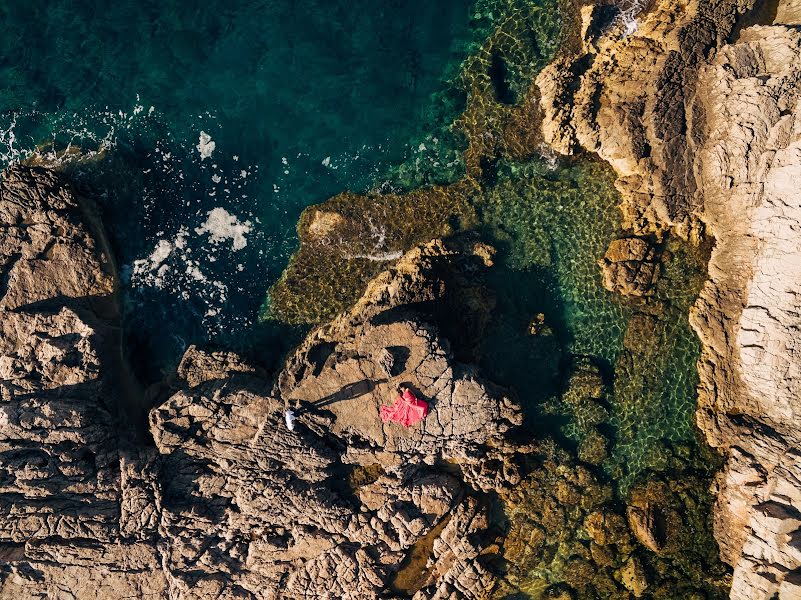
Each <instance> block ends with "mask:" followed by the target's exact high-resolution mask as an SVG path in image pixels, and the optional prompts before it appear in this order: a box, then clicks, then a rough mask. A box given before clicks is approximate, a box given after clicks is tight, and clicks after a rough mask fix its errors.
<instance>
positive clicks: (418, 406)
mask: <svg viewBox="0 0 801 600" xmlns="http://www.w3.org/2000/svg"><path fill="white" fill-rule="evenodd" d="M427 414H428V403H427V402H426V401H425V400H420V399H419V398H418V397H417V396H415V395H414V394H413V393H412V392H410V391H409V390H406V391H404V392H403V395H401V396H398V397H397V398H395V402H394V404H392V406H382V407H381V420H382V421H384V423H389V422H390V421H392V422H394V423H400V424H401V425H403V426H404V427H409V426H411V425H414V424H415V423H419V422H420V421H422V420H423V419H425V416H426V415H427Z"/></svg>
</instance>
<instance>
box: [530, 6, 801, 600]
mask: <svg viewBox="0 0 801 600" xmlns="http://www.w3.org/2000/svg"><path fill="white" fill-rule="evenodd" d="M754 4H755V3H754V2H753V1H751V0H747V1H739V0H713V1H710V2H701V1H698V0H690V1H689V2H686V3H683V4H682V5H679V3H676V2H672V1H671V0H657V1H656V2H653V3H651V4H650V6H649V10H648V11H647V13H645V14H643V15H642V16H641V17H640V18H638V27H637V29H636V31H635V32H634V33H631V34H629V35H625V36H624V35H620V32H617V31H615V30H614V28H612V29H610V30H609V31H608V32H607V33H605V34H604V35H602V36H600V37H598V36H594V37H593V35H592V34H591V33H590V30H591V28H590V27H588V26H585V27H584V28H583V31H586V32H587V33H585V35H584V37H585V39H584V43H583V45H582V48H581V51H580V52H579V53H578V54H575V55H572V56H571V55H569V54H568V55H566V56H563V57H561V58H560V59H558V60H557V61H555V62H554V63H552V64H551V65H550V66H549V67H548V68H547V69H545V70H544V71H543V72H542V73H541V74H540V76H539V77H538V80H537V83H538V86H539V88H540V91H541V97H542V106H543V112H544V124H543V133H544V135H545V138H546V140H547V141H548V142H549V143H550V144H551V145H552V147H553V148H554V149H555V150H557V151H559V152H562V153H571V152H573V151H575V150H576V149H578V148H580V147H581V148H584V149H586V150H589V151H592V152H597V153H598V154H599V156H600V157H601V158H603V159H604V160H606V161H607V162H609V163H610V164H611V165H612V167H613V168H614V169H615V171H616V172H617V174H618V181H617V187H618V189H619V190H620V191H621V193H622V196H623V204H622V210H623V226H624V229H626V230H628V231H630V232H632V233H633V234H635V235H637V236H643V235H645V234H648V233H653V232H657V233H659V232H661V231H663V230H666V229H671V230H672V231H673V232H676V233H678V234H679V235H681V236H683V237H685V238H688V239H690V240H695V239H698V238H699V237H700V235H701V233H702V232H703V231H704V230H706V231H707V232H708V233H709V234H710V235H711V236H712V237H714V239H715V245H714V249H713V251H712V257H711V261H710V264H709V276H710V279H709V283H708V284H707V285H706V286H705V288H704V290H703V292H702V293H701V297H700V298H699V300H698V302H697V303H696V306H695V307H694V309H693V311H692V315H691V321H692V324H693V326H694V328H695V329H696V331H697V332H698V334H699V337H700V339H701V341H702V344H703V354H702V358H701V360H700V362H699V371H700V376H701V386H700V392H699V410H698V413H697V418H698V423H699V426H700V427H701V429H702V431H703V432H704V433H705V435H706V437H707V439H708V440H709V442H710V444H712V445H713V446H714V447H717V448H719V449H720V450H721V451H722V452H723V453H724V454H725V456H726V458H727V461H728V463H727V467H726V469H725V470H724V472H723V473H722V474H721V476H720V477H719V479H718V482H717V489H718V503H717V508H716V515H715V533H716V537H717V539H718V541H719V542H720V546H721V553H722V557H723V559H724V560H726V561H727V562H728V563H730V564H731V565H733V566H734V567H735V571H734V579H733V586H732V591H731V597H732V598H736V599H746V598H749V599H760V598H765V599H767V598H772V597H776V595H777V594H778V597H780V598H785V597H786V598H791V597H796V595H797V594H798V593H799V589H798V579H799V578H798V577H797V573H798V572H799V569H801V563H799V559H801V556H799V553H798V541H797V540H798V539H799V535H801V534H799V530H798V528H797V526H796V521H795V519H796V514H797V512H796V511H799V510H801V504H799V499H801V491H800V490H801V471H799V468H798V463H799V461H798V454H797V452H796V450H795V448H798V447H799V441H801V440H799V433H798V427H797V422H798V415H799V410H800V409H801V406H799V400H798V399H799V397H801V394H799V391H801V385H800V384H799V381H801V375H799V373H801V368H799V364H798V362H799V361H798V360H797V355H798V353H797V351H796V346H797V343H796V342H795V339H796V337H797V335H796V333H797V329H798V326H799V323H798V314H799V302H798V298H799V289H798V282H799V281H801V273H799V269H798V265H799V264H801V261H800V260H799V256H798V253H799V250H798V244H797V239H798V235H799V226H798V223H799V222H801V205H799V202H798V194H797V189H796V188H797V184H796V180H797V179H798V177H799V172H800V171H799V170H800V169H801V150H800V148H801V142H799V139H801V135H799V131H801V127H800V126H799V122H801V121H799V113H800V111H801V109H799V106H800V105H799V100H800V99H801V89H800V86H799V83H798V82H799V80H800V79H801V76H799V68H801V55H800V54H799V52H800V50H799V48H801V37H800V36H799V33H798V32H797V31H795V30H793V29H790V28H786V27H781V26H778V25H773V26H755V27H749V28H745V29H742V30H740V31H738V32H737V39H736V42H734V43H729V42H727V40H728V39H729V36H730V34H731V33H732V31H733V26H734V24H735V21H736V19H737V17H738V15H740V14H743V13H744V12H745V11H747V10H749V9H750V8H752V7H753V6H754ZM798 7H799V3H798V2H796V1H795V0H779V1H778V2H776V3H762V4H761V5H760V10H762V11H763V13H764V14H763V15H762V19H764V20H765V21H766V22H774V23H787V24H793V23H796V22H797V21H796V17H797V15H798ZM594 16H595V13H594V11H589V10H587V11H585V12H584V17H585V25H587V24H589V22H590V21H592V20H593V18H594ZM607 261H608V262H609V263H613V262H614V261H609V259H608V258H607V259H605V261H604V262H605V263H606V262H607ZM628 274H629V272H627V271H624V272H623V273H622V275H621V276H618V274H617V273H614V274H612V273H607V275H608V276H607V277H606V279H607V281H606V282H605V283H607V284H610V283H611V284H612V287H615V286H616V282H617V281H619V280H623V281H627V277H626V276H627V275H628ZM646 279H647V278H646ZM607 287H610V286H609V285H607ZM618 287H623V286H618ZM627 337H628V336H627ZM629 520H630V522H631V525H632V528H633V529H634V530H635V532H639V533H638V535H637V537H638V538H639V539H640V541H642V542H643V543H644V544H645V545H646V546H648V547H650V548H651V549H657V548H658V544H657V543H656V540H654V539H652V538H653V536H652V535H651V531H652V529H653V528H652V527H651V526H650V525H649V517H648V514H647V512H640V511H636V510H630V511H629Z"/></svg>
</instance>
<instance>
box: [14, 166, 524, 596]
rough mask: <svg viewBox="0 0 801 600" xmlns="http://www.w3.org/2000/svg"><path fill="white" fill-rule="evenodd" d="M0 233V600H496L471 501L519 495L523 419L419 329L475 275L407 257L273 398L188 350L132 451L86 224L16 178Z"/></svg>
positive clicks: (241, 372)
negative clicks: (292, 416) (386, 414)
mask: <svg viewBox="0 0 801 600" xmlns="http://www.w3.org/2000/svg"><path fill="white" fill-rule="evenodd" d="M0 214H1V215H2V219H3V222H4V224H5V226H4V228H3V229H2V232H1V233H0V247H2V248H3V256H4V259H3V269H4V270H3V283H4V288H3V296H2V298H1V299H0V310H2V311H3V314H2V320H1V324H2V329H0V369H2V371H3V376H2V420H0V444H2V447H1V450H0V451H1V452H2V458H3V460H2V468H3V479H2V481H3V485H2V489H0V558H2V567H0V568H1V569H2V570H1V571H0V598H9V599H10V598H15V599H16V598H28V597H54V598H55V597H58V598H61V597H69V598H122V597H135V598H144V597H158V598H161V597H169V598H175V599H178V598H182V599H184V598H185V599H190V598H197V599H200V598H210V597H215V598H287V599H289V598H331V599H333V598H353V599H357V598H377V597H379V596H380V597H382V598H391V597H394V595H395V594H403V595H405V596H407V597H408V596H412V595H413V596H414V598H417V599H422V598H438V599H443V600H444V599H453V600H456V599H468V598H481V597H484V596H485V595H486V593H488V591H489V590H491V589H492V588H493V587H494V585H495V581H496V576H495V574H494V573H495V570H494V568H493V567H492V565H491V563H492V559H493V556H494V553H496V552H497V547H496V546H493V545H492V544H493V543H494V539H495V537H496V535H497V530H496V526H494V525H492V523H491V521H490V518H489V506H490V498H489V496H488V495H487V494H485V493H484V492H489V491H494V490H497V489H502V488H505V487H508V486H509V485H511V484H514V483H516V482H518V481H519V480H520V476H519V473H518V472H517V469H516V466H515V465H516V462H515V459H514V457H513V452H514V450H515V448H514V446H513V444H512V443H511V442H510V437H509V436H510V433H511V432H512V430H514V428H515V427H516V426H517V425H519V424H520V422H521V409H520V407H519V405H518V404H517V403H516V402H515V401H513V400H512V399H510V398H508V397H507V396H506V395H505V394H504V393H503V392H502V391H501V390H500V389H499V388H496V387H495V386H493V385H491V384H489V383H488V382H485V381H482V380H481V379H480V378H479V377H478V375H477V374H476V373H475V372H474V371H473V370H471V369H470V368H468V367H467V366H465V365H462V364H460V363H458V362H457V361H456V360H455V359H454V358H453V356H452V355H451V353H450V351H449V349H448V344H447V342H446V340H445V339H444V338H442V337H440V336H439V333H438V330H437V328H436V327H435V325H434V324H433V321H432V319H431V318H430V314H431V313H430V311H427V309H424V308H423V307H428V308H430V307H431V306H432V305H435V304H436V302H437V301H439V300H441V299H442V298H443V297H444V296H445V295H446V294H447V287H448V285H449V284H448V279H447V277H446V276H445V274H446V273H447V272H448V271H449V270H450V269H451V266H452V265H457V263H459V262H462V263H465V264H466V265H468V267H469V268H480V265H482V264H483V262H484V260H485V258H486V257H483V258H482V257H477V256H472V255H469V254H468V255H464V254H463V253H462V252H461V251H459V250H453V249H450V248H446V247H445V245H443V244H442V243H441V242H438V241H435V242H432V243H430V244H428V245H426V246H424V247H420V248H417V249H415V250H413V251H412V252H411V253H410V254H409V255H408V256H406V257H405V258H404V259H402V260H401V261H400V262H399V263H398V265H397V266H396V267H395V268H393V269H392V270H390V271H388V272H385V273H383V274H382V275H380V276H379V277H378V278H377V279H376V280H375V281H374V282H373V283H371V285H370V286H369V287H368V290H367V293H366V294H365V296H364V297H363V298H362V299H361V300H360V302H359V303H358V304H357V305H356V306H355V307H354V308H353V309H352V310H351V311H350V312H348V313H346V314H344V315H342V316H341V317H340V318H338V319H337V320H335V321H334V322H332V323H331V324H329V325H327V326H325V327H322V328H320V329H318V330H317V331H315V332H314V333H312V334H311V335H310V337H309V339H307V341H306V342H305V343H304V344H303V345H302V346H301V347H300V348H299V349H298V350H297V352H296V353H295V354H294V355H293V356H292V357H291V358H290V360H289V361H288V363H287V366H286V368H285V369H284V371H283V372H282V373H281V374H280V375H279V376H278V378H277V383H275V385H274V386H273V384H272V383H271V381H270V380H269V379H267V378H265V376H264V375H263V374H262V373H261V372H260V371H259V370H258V369H255V368H253V367H251V366H249V365H248V364H247V363H246V362H245V361H243V360H242V359H241V358H239V357H238V356H236V355H234V354H231V353H226V352H216V353H206V352H202V351H200V350H198V349H196V348H194V347H192V348H190V349H189V350H188V351H187V353H186V355H185V356H184V358H183V360H182V361H181V365H180V366H179V369H178V373H177V377H176V378H175V381H174V382H173V383H172V387H171V388H170V390H169V392H168V396H169V397H168V398H167V399H166V401H164V402H163V403H161V404H160V405H159V406H157V407H155V408H153V409H152V410H151V412H150V414H149V434H150V435H151V436H152V443H151V444H149V445H148V444H146V443H145V442H144V441H143V436H142V435H141V433H142V432H137V431H135V429H133V428H132V426H131V422H132V421H135V418H133V419H132V418H131V417H130V415H133V414H136V412H137V404H136V403H137V402H140V403H141V402H142V397H143V394H142V393H141V391H139V390H137V389H136V388H135V386H133V385H126V384H125V382H126V381H128V379H127V378H126V376H125V369H124V363H123V361H122V359H121V353H120V339H119V314H118V311H117V298H116V278H115V272H114V266H113V264H112V261H111V258H110V254H109V252H108V249H107V248H106V247H105V246H104V243H103V239H104V238H103V236H102V231H101V230H100V229H99V228H98V223H97V220H96V219H95V217H94V213H93V211H92V207H91V205H90V204H89V203H88V202H87V201H86V200H84V199H82V198H79V197H77V196H76V195H74V194H73V193H72V192H71V191H70V188H69V186H67V185H66V184H65V183H64V182H63V181H62V180H60V179H59V177H58V176H57V175H55V174H54V173H52V172H48V171H46V170H43V169H37V168H27V167H15V168H13V169H10V170H8V171H7V172H6V173H5V175H4V178H3V181H2V183H1V184H0ZM479 250H481V252H479V254H486V251H485V249H483V248H479ZM454 268H457V266H454ZM426 315H429V316H426ZM399 383H405V384H407V385H411V386H413V387H414V389H415V390H416V391H417V392H418V393H419V394H420V395H421V397H423V398H425V399H426V400H427V401H429V402H430V406H431V413H430V414H429V416H428V418H427V419H426V420H425V421H424V422H423V423H422V424H421V425H420V426H416V427H413V428H409V429H403V428H401V427H400V426H397V425H395V424H384V423H382V422H381V421H380V419H379V417H378V408H379V406H380V405H381V404H382V403H385V402H387V403H388V402H391V401H392V399H393V397H394V394H395V393H396V392H395V390H396V387H397V385H398V384H399ZM289 405H292V406H296V411H297V412H298V415H299V416H298V420H297V422H296V424H295V429H294V431H290V430H289V429H287V427H286V425H285V424H284V411H285V410H286V408H287V407H288V406H289ZM140 408H141V407H140ZM140 414H141V411H140ZM493 465H495V466H494V467H493Z"/></svg>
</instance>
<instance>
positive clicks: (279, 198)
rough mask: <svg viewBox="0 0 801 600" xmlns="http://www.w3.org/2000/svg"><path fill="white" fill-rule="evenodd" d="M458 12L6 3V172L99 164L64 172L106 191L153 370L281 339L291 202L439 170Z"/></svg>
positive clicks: (468, 36) (138, 338)
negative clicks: (188, 353) (196, 349)
mask: <svg viewBox="0 0 801 600" xmlns="http://www.w3.org/2000/svg"><path fill="white" fill-rule="evenodd" d="M471 4H472V0H448V1H445V2H429V1H428V0H348V1H346V2H336V1H328V2H320V1H316V0H271V1H231V0H226V1H220V0H208V1H204V2H197V3H195V2H179V1H175V0H170V1H163V0H161V1H158V2H156V1H142V0H136V1H134V0H122V1H117V2H113V3H107V2H90V1H80V2H78V1H67V0H60V1H59V0H56V1H50V2H46V3H44V2H40V3H37V2H33V3H20V2H3V3H2V5H0V28H2V30H1V31H0V131H1V132H2V133H0V154H1V155H2V161H3V163H4V164H7V163H8V162H9V161H12V160H20V159H24V158H26V157H27V156H29V155H30V153H31V152H33V151H34V150H36V149H37V148H38V149H39V151H40V152H50V151H55V152H60V151H63V150H64V149H65V148H71V149H72V150H77V149H80V151H81V152H82V153H83V154H84V155H86V154H87V153H89V154H90V155H91V154H92V153H97V154H96V157H95V160H94V161H91V162H89V161H85V162H83V163H82V164H81V165H79V166H78V167H77V168H74V167H73V169H72V173H73V175H74V176H75V178H76V179H77V180H78V181H79V182H80V184H81V186H82V189H84V190H85V191H86V192H87V193H91V194H92V195H95V196H99V197H100V204H101V207H102V209H103V211H104V213H105V217H106V221H107V223H108V224H109V229H110V233H111V238H112V243H113V246H114V248H115V251H116V254H117V260H118V262H119V264H120V267H121V270H122V272H123V275H124V282H125V287H124V292H125V302H126V322H127V329H128V331H129V333H130V336H129V342H130V345H131V347H132V349H133V351H134V352H135V353H139V354H140V355H142V356H145V357H148V359H149V361H148V362H149V364H150V367H149V368H151V370H153V372H152V373H149V374H145V375H144V377H145V378H146V379H148V378H156V377H158V376H159V373H158V371H159V370H160V369H162V368H164V369H168V368H169V366H170V365H171V364H172V363H174V361H175V360H176V358H177V357H178V356H179V355H180V352H181V351H182V349H183V348H184V347H185V346H186V345H187V344H189V343H193V342H199V343H204V342H211V343H215V342H217V343H225V344H227V345H231V344H232V343H233V344H234V345H237V344H240V345H241V344H242V343H243V342H244V341H245V340H249V341H251V342H252V341H253V340H255V339H258V340H259V342H258V345H259V346H260V347H261V351H263V352H264V353H265V355H269V354H270V353H274V352H278V351H279V350H278V349H279V348H283V347H285V346H286V344H287V340H288V339H289V338H288V337H287V336H288V335H289V334H288V332H287V331H285V330H284V329H282V328H281V327H279V326H277V325H266V326H264V325H262V326H258V327H257V326H256V325H255V324H256V322H257V315H258V310H259V307H260V304H261V303H262V301H263V300H264V297H265V292H266V290H267V289H268V288H269V286H270V285H271V284H272V283H273V282H274V281H275V280H276V279H277V278H278V276H279V275H280V273H281V271H282V269H283V268H284V266H285V265H286V262H287V259H288V257H289V255H290V254H291V252H292V251H293V250H294V248H295V247H296V238H295V224H296V221H297V218H298V215H299V214H300V211H301V210H302V209H303V208H304V207H306V206H308V205H310V204H313V203H317V202H321V201H323V200H325V199H326V198H327V197H328V196H330V195H333V194H334V193H337V192H339V191H341V190H343V189H356V190H361V189H365V188H368V187H371V186H376V185H380V184H381V183H382V179H383V178H384V177H385V174H386V170H387V167H388V165H394V164H397V163H398V162H400V161H401V160H404V159H410V160H411V162H412V163H414V162H415V161H416V159H421V160H420V161H417V162H418V163H419V172H420V174H421V178H422V179H421V180H425V177H426V175H425V173H428V172H430V169H429V168H428V167H430V166H431V165H432V164H435V165H438V164H439V160H440V157H439V156H438V153H437V143H436V142H434V141H433V138H434V137H436V136H435V135H433V134H432V131H436V129H435V125H441V124H443V123H448V122H450V119H451V118H452V116H454V115H456V114H458V112H459V110H460V108H461V106H460V98H459V97H458V94H456V95H453V94H451V95H449V94H450V92H449V90H452V88H451V86H449V85H448V84H447V80H448V79H449V78H451V77H452V76H454V75H455V74H456V73H457V72H458V66H459V64H460V62H461V61H462V59H463V58H464V57H465V56H466V55H467V53H468V52H469V51H470V42H471V40H472V36H473V34H472V33H471V31H472V30H473V28H474V27H473V26H474V25H475V20H473V24H472V25H471V14H470V13H471V10H470V8H471ZM451 96H453V97H451ZM201 132H205V133H206V134H207V135H208V136H209V137H210V139H211V140H212V141H213V143H214V150H213V152H212V153H211V154H210V155H209V156H208V157H207V158H203V157H202V156H201V153H200V152H199V150H198V148H197V146H198V144H199V141H200V136H201ZM54 156H60V155H58V154H56V155H54ZM215 209H216V210H215ZM213 210H214V211H215V212H214V213H212V216H213V217H215V218H214V219H212V222H211V223H208V219H209V211H213ZM204 224H205V226H204ZM137 261H139V262H137ZM290 337H291V336H290ZM251 345H253V344H251ZM258 351H259V349H258V348H257V352H258Z"/></svg>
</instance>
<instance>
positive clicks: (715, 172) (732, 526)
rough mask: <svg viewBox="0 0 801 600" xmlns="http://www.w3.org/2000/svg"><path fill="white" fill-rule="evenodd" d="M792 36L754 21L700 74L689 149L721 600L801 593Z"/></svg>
mask: <svg viewBox="0 0 801 600" xmlns="http://www.w3.org/2000/svg"><path fill="white" fill-rule="evenodd" d="M800 81H801V35H799V33H798V32H797V31H794V30H791V29H788V28H784V27H776V26H774V27H753V28H749V29H746V30H744V31H743V32H742V33H741V35H740V39H739V41H738V42H737V43H736V44H734V45H732V46H727V47H725V48H724V49H723V50H722V51H721V52H720V53H719V54H718V56H717V57H716V58H715V60H714V61H712V63H711V64H710V65H709V66H707V67H705V68H704V69H703V70H702V72H701V79H700V83H699V86H700V90H701V92H702V93H699V96H698V98H699V101H698V105H699V112H701V111H702V114H704V115H705V116H706V128H707V139H706V140H705V143H704V145H703V147H702V148H701V149H700V151H699V153H698V155H697V157H696V169H697V172H698V173H699V184H700V187H701V190H700V191H701V193H702V194H703V198H704V213H703V217H704V220H705V222H706V223H707V226H708V227H709V228H710V231H711V233H712V234H713V235H714V236H715V239H716V247H715V250H714V252H713V254H712V259H711V262H710V266H709V270H710V282H709V284H708V285H707V286H706V288H705V289H704V291H703V292H702V296H701V298H700V299H699V301H698V303H697V305H696V311H695V312H694V314H693V315H692V317H693V324H694V326H695V328H696V330H697V331H698V332H699V335H700V336H701V339H702V341H703V343H704V348H705V351H704V355H703V358H702V361H701V364H700V372H701V379H702V383H701V393H700V405H699V412H698V420H699V424H700V425H701V427H702V428H703V429H704V431H705V432H706V434H707V437H708V439H709V440H710V441H711V443H712V444H713V445H714V446H717V447H719V448H721V449H722V450H723V451H725V452H726V455H727V457H728V460H729V462H728V467H727V469H726V470H725V471H724V473H723V474H722V475H721V477H720V481H719V485H720V491H719V498H718V510H717V519H716V528H717V534H718V539H719V540H720V543H721V549H722V552H723V555H724V557H725V558H726V560H727V561H728V562H730V563H731V564H733V565H735V567H736V568H735V575H734V585H733V589H732V598H742V599H745V598H771V597H774V595H775V594H777V593H778V595H779V597H780V598H793V597H798V596H799V595H801V580H800V579H799V575H798V574H799V573H801V520H799V516H801V512H799V511H801V462H799V458H801V455H799V453H798V450H797V449H798V448H799V445H801V430H799V418H800V417H801V357H799V353H798V329H799V326H801V321H800V320H799V307H801V302H800V301H799V294H801V201H800V200H799V195H798V181H799V180H800V178H801V107H799V100H801V83H799V82H800Z"/></svg>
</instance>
